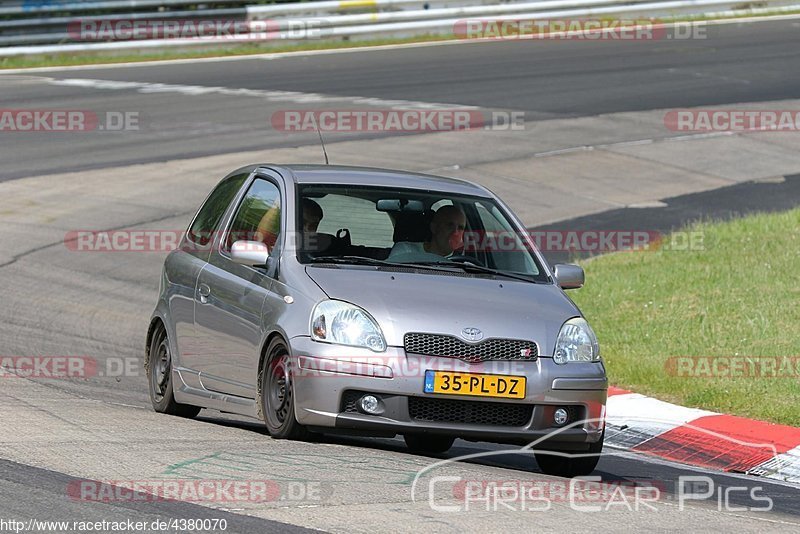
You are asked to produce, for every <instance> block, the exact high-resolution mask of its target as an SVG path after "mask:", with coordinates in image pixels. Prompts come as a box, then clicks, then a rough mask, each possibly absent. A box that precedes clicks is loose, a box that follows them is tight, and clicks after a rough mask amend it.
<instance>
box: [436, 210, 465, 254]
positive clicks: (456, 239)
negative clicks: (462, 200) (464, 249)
mask: <svg viewBox="0 0 800 534" xmlns="http://www.w3.org/2000/svg"><path fill="white" fill-rule="evenodd" d="M466 224H467V218H466V217H465V216H464V214H463V213H462V212H461V211H460V210H455V209H454V210H447V212H446V213H443V214H441V216H440V217H434V221H433V225H432V228H431V230H432V233H433V240H434V241H435V242H436V244H437V245H438V246H439V248H440V249H442V250H445V249H448V250H450V252H452V251H454V250H457V249H459V248H461V246H462V245H463V241H464V229H465V228H466Z"/></svg>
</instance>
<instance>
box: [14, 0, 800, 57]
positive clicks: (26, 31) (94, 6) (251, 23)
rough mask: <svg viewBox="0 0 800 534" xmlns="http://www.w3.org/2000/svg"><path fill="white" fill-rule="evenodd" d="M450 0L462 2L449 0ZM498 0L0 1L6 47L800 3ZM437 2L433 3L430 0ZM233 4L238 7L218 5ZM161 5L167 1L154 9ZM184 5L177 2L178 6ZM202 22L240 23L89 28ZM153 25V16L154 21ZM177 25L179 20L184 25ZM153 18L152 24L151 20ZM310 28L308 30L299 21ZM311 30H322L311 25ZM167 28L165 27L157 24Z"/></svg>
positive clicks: (772, 8) (263, 36) (298, 35)
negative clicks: (138, 33) (139, 33)
mask: <svg viewBox="0 0 800 534" xmlns="http://www.w3.org/2000/svg"><path fill="white" fill-rule="evenodd" d="M448 1H451V2H452V1H454V2H456V5H448ZM492 1H493V0H323V1H312V2H296V3H273V4H255V5H254V4H250V5H245V4H244V2H242V1H241V0H240V1H238V2H236V1H234V0H213V4H212V5H214V6H215V7H214V8H208V7H207V6H208V5H209V4H207V3H206V4H198V3H197V2H196V1H195V2H190V1H185V0H159V1H155V0H109V1H104V2H95V1H88V2H59V1H57V0H37V1H34V0H26V1H25V2H24V3H22V4H20V3H19V2H16V3H15V5H7V4H10V2H0V56H13V55H25V54H43V53H46V54H51V53H64V52H91V51H104V50H105V51H115V50H131V49H150V48H162V47H171V46H182V47H186V46H197V45H204V46H209V45H217V46H221V45H227V44H240V43H242V42H245V41H246V42H253V41H257V42H261V41H264V42H266V41H297V40H303V39H311V38H313V39H342V38H351V37H359V36H366V35H386V34H395V35H411V34H420V33H425V34H452V33H454V27H455V26H456V25H457V24H459V23H463V22H464V21H465V19H469V20H470V21H488V20H492V21H509V20H522V19H537V20H544V19H566V18H586V17H608V16H611V15H624V16H628V17H633V16H635V15H642V16H645V15H654V14H658V15H659V16H675V15H686V14H697V13H707V12H708V11H709V9H719V8H726V7H727V8H728V9H727V10H725V11H723V13H721V14H723V15H729V16H733V15H740V14H748V13H753V14H760V13H766V12H776V13H777V12H786V11H800V5H792V4H789V5H787V2H789V1H792V0H758V1H757V6H758V7H754V8H750V7H748V5H747V4H742V0H656V1H647V0H537V1H524V0H523V1H510V2H505V3H489V4H486V3H482V2H492ZM794 1H796V0H794ZM431 2H433V5H431ZM224 4H231V7H216V6H217V5H224ZM154 7H158V8H159V9H160V10H159V11H148V10H149V9H152V8H154ZM174 8H177V9H176V10H172V9H174ZM190 21H194V23H193V24H189V25H191V26H192V27H194V28H196V27H198V26H199V25H200V24H201V23H203V24H205V23H208V24H218V25H224V24H232V25H235V31H231V32H229V33H228V34H226V35H222V36H214V37H196V36H191V37H179V36H178V35H179V32H178V33H176V32H174V31H173V32H172V34H171V36H170V38H159V37H158V36H157V35H156V36H152V35H149V34H147V33H145V34H144V35H143V37H145V38H131V39H120V38H118V36H117V37H115V36H113V35H112V36H109V35H104V34H102V32H100V33H95V34H93V37H92V38H86V37H84V36H83V34H82V33H81V32H80V31H79V30H80V29H81V28H83V27H82V26H81V24H83V25H87V24H88V25H90V26H91V25H92V24H94V25H95V26H94V27H97V26H99V27H101V28H102V27H103V24H106V25H107V26H111V27H115V28H118V27H120V25H121V23H122V22H125V23H126V24H128V26H130V27H131V28H133V27H134V26H135V25H136V24H141V25H142V26H141V28H145V32H147V31H149V30H152V29H153V27H158V25H159V24H163V26H162V27H161V29H162V30H163V29H164V28H166V27H170V26H169V24H172V26H171V27H172V28H173V29H175V28H185V27H186V26H187V23H190ZM146 25H149V26H147V27H146ZM176 25H177V26H176ZM148 28H149V30H148ZM301 29H302V30H303V31H300V30H301ZM310 30H313V32H312V31H310ZM158 33H159V32H156V34H158Z"/></svg>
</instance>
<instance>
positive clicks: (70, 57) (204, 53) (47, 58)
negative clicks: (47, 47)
mask: <svg viewBox="0 0 800 534" xmlns="http://www.w3.org/2000/svg"><path fill="white" fill-rule="evenodd" d="M750 7H758V6H756V4H747V3H744V4H742V5H741V6H740V9H743V10H744V9H749V8H750ZM794 14H800V10H798V11H780V10H776V11H768V12H764V13H758V14H751V13H742V14H741V15H732V16H728V17H726V18H730V19H737V18H745V17H752V16H759V17H769V16H774V15H794ZM600 18H601V19H608V20H613V19H614V17H611V16H608V17H600ZM622 18H623V19H625V17H622ZM717 18H718V17H715V16H709V15H703V14H697V15H680V16H675V17H661V18H659V19H658V21H659V22H663V23H672V22H702V21H706V20H712V19H714V20H716V19H717ZM637 20H638V19H637ZM453 39H456V36H455V35H453V34H441V35H415V36H409V37H404V38H392V37H386V38H380V39H364V40H360V39H359V40H355V41H349V40H327V41H305V42H301V43H293V44H289V45H280V44H275V43H274V42H271V43H262V44H255V43H254V44H245V45H237V46H226V47H216V48H215V47H211V48H206V47H203V48H202V49H199V48H198V49H169V48H167V49H162V50H158V51H156V52H150V51H141V52H129V53H125V52H80V53H70V54H42V55H35V56H12V57H1V56H0V71H2V70H3V69H20V68H35V67H62V66H71V65H89V66H91V65H101V64H109V63H130V62H138V61H164V60H169V59H196V58H207V57H231V56H248V55H254V54H265V53H279V52H299V51H307V50H335V49H338V48H361V47H368V46H379V45H390V44H406V43H430V42H436V41H449V40H453Z"/></svg>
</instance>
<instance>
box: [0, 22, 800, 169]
mask: <svg viewBox="0 0 800 534" xmlns="http://www.w3.org/2000/svg"><path fill="white" fill-rule="evenodd" d="M798 24H799V23H798V21H797V20H780V21H774V22H763V23H758V24H752V23H751V24H745V23H742V24H738V23H736V24H725V25H720V26H709V27H707V31H706V38H704V39H692V40H672V39H661V40H653V41H602V42H588V41H527V42H521V41H520V42H492V43H469V44H463V45H446V46H427V47H421V48H405V49H394V50H383V51H372V52H358V51H357V52H352V53H342V54H330V55H327V54H326V55H310V56H300V57H293V58H281V59H269V60H266V59H260V58H259V59H246V60H239V61H225V62H216V63H187V64H172V65H163V66H158V65H149V66H138V67H128V68H126V67H122V68H111V69H97V68H77V69H69V70H65V71H59V72H36V73H33V72H32V73H30V74H31V75H34V76H40V77H49V78H53V79H56V80H63V79H69V78H71V79H75V78H78V79H92V80H110V81H122V82H137V83H142V84H151V86H150V87H149V88H144V89H142V90H141V91H142V92H145V91H147V93H146V94H147V97H148V98H147V100H146V105H143V99H142V98H141V94H137V93H136V92H135V91H131V90H128V91H125V90H116V91H114V90H109V89H97V88H94V87H80V86H77V87H76V86H68V87H63V86H60V87H59V86H57V87H52V86H49V85H40V84H31V85H28V86H25V87H23V88H22V89H20V88H19V87H18V86H13V87H4V86H3V85H2V83H3V77H0V99H2V104H3V107H4V108H14V107H29V108H30V107H39V108H53V107H60V108H62V109H63V108H64V107H65V106H68V107H69V109H89V110H94V111H97V112H98V113H102V112H104V111H106V110H121V111H122V110H124V111H132V112H137V113H139V122H140V125H141V129H140V131H138V132H113V133H110V134H107V135H105V134H97V135H90V136H84V138H83V139H80V140H76V139H74V138H75V137H76V136H74V135H69V134H63V135H53V134H40V133H28V134H26V135H25V136H13V137H12V138H10V139H3V142H2V144H1V145H0V161H3V169H2V172H0V179H11V178H14V177H20V176H29V175H31V173H39V172H41V173H51V172H57V171H70V170H79V169H87V168H102V167H104V166H109V165H118V164H130V163H141V162H148V161H165V160H168V159H174V158H185V157H195V156H201V155H208V154H213V153H225V152H234V151H245V150H258V149H262V148H265V147H280V146H295V145H297V144H309V143H314V142H316V137H315V136H314V135H311V134H301V133H293V134H288V135H287V134H286V133H284V132H279V131H275V130H274V129H272V128H271V127H270V117H271V115H272V113H273V112H275V111H276V110H280V109H286V108H289V109H292V108H297V107H302V104H297V103H296V102H293V100H292V99H288V100H284V101H282V102H277V101H270V100H266V101H265V100H263V99H261V100H260V99H258V98H256V97H252V96H250V97H245V96H242V97H241V98H231V97H229V96H224V95H220V94H217V93H215V92H209V93H206V94H202V95H196V96H192V97H187V96H186V94H185V93H181V92H178V90H177V89H175V90H170V89H168V88H164V87H161V88H158V87H153V84H169V85H173V86H183V87H184V88H185V87H186V86H200V87H205V88H209V87H222V88H228V89H245V90H255V91H289V92H298V93H302V94H309V93H311V94H322V95H330V96H336V95H339V96H341V97H342V98H344V99H345V100H344V102H345V103H344V104H343V103H342V102H335V101H334V102H332V103H330V104H328V105H326V106H317V107H328V108H333V107H354V105H353V101H354V98H353V97H354V96H361V97H368V98H373V99H383V100H388V101H391V100H396V99H399V100H406V101H412V102H413V101H422V102H429V103H444V104H451V105H455V106H477V107H478V108H479V109H483V110H515V111H523V112H525V118H526V120H529V121H534V120H535V121H539V120H546V119H554V118H565V117H583V116H592V115H600V114H605V113H614V112H624V111H637V110H650V109H668V108H683V107H695V106H711V105H722V104H733V103H739V102H761V101H775V100H784V99H791V98H797V97H798V96H800V47H798V46H797V43H798V31H800V28H799V27H798ZM16 76H19V74H17V75H16ZM355 107H360V106H355ZM375 107H377V108H382V109H385V108H386V107H387V106H385V105H384V106H380V105H376V106H375ZM345 137H347V138H349V137H354V138H363V137H367V135H366V134H363V133H362V134H358V133H356V134H342V135H340V136H339V138H345ZM76 148H77V149H78V150H76ZM86 151H91V153H92V157H91V158H86V157H84V156H83V154H84V153H85V152H86Z"/></svg>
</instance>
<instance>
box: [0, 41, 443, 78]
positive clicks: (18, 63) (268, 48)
mask: <svg viewBox="0 0 800 534" xmlns="http://www.w3.org/2000/svg"><path fill="white" fill-rule="evenodd" d="M453 38H454V37H453V36H452V35H417V36H413V37H406V38H402V39H392V38H384V39H369V40H358V41H345V40H339V41H306V42H303V43H298V44H291V45H280V44H275V43H265V44H255V43H253V44H246V45H236V46H228V47H216V48H202V49H196V50H186V49H183V50H180V49H169V48H167V49H163V50H159V51H158V52H141V53H136V52H128V53H109V52H91V53H90V52H79V53H71V54H42V55H36V56H11V57H0V70H2V69H22V68H34V67H62V66H68V65H101V64H108V63H130V62H135V61H164V60H168V59H194V58H205V57H231V56H249V55H253V54H267V53H279V52H300V51H305V50H328V49H337V48H360V47H366V46H380V45H390V44H405V43H423V42H435V41H447V40H451V39H453Z"/></svg>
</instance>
